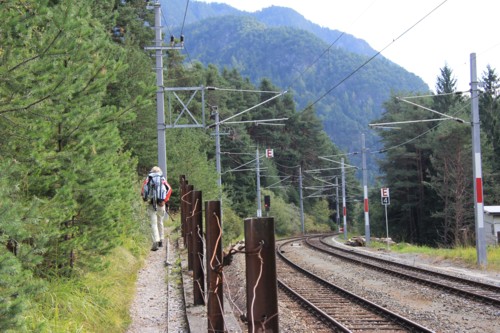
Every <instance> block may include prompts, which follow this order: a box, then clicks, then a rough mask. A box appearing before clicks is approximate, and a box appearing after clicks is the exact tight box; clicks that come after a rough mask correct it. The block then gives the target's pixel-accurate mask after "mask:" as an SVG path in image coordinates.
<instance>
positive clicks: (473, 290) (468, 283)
mask: <svg viewBox="0 0 500 333" xmlns="http://www.w3.org/2000/svg"><path fill="white" fill-rule="evenodd" d="M326 237H331V236H326ZM326 237H325V236H317V235H316V236H311V237H308V238H307V239H306V241H305V243H306V244H307V245H308V246H309V247H311V248H313V249H315V250H318V251H321V252H323V253H326V254H329V255H332V256H335V257H338V258H341V259H343V260H347V261H351V262H355V263H356V264H361V265H363V266H365V267H368V268H370V269H375V270H377V271H381V272H384V273H387V274H391V275H393V276H397V277H400V278H404V279H407V280H410V281H413V282H416V283H419V284H423V285H426V286H430V287H433V288H438V289H440V290H445V291H447V292H450V293H452V294H455V295H458V296H460V297H465V298H468V299H472V300H475V301H479V302H482V303H485V304H488V305H493V306H497V307H500V287H498V286H495V285H490V284H486V283H481V282H477V281H473V280H469V279H464V278H460V277H456V276H452V275H448V274H444V273H439V272H435V271H431V270H427V269H424V268H420V267H415V266H408V265H404V264H401V263H397V262H393V261H388V260H384V259H382V258H378V257H374V256H370V255H368V254H363V253H359V252H357V251H353V250H348V249H343V248H340V247H337V246H333V245H331V244H328V243H326V242H325V240H324V239H325V238H326Z"/></svg>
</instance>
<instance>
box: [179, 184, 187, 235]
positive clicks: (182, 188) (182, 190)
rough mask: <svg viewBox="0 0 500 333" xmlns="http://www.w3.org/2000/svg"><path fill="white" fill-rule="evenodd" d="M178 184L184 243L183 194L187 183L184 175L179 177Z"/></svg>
mask: <svg viewBox="0 0 500 333" xmlns="http://www.w3.org/2000/svg"><path fill="white" fill-rule="evenodd" d="M179 185H180V191H179V192H180V194H181V197H180V199H181V202H180V204H181V235H182V240H183V241H184V244H186V230H184V221H185V220H186V206H185V203H184V194H186V185H187V180H186V176H184V175H181V176H180V177H179Z"/></svg>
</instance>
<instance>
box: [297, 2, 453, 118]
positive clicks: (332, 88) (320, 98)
mask: <svg viewBox="0 0 500 333" xmlns="http://www.w3.org/2000/svg"><path fill="white" fill-rule="evenodd" d="M447 1H448V0H444V1H443V2H441V3H440V4H439V5H437V6H436V7H434V8H433V9H432V10H431V11H430V12H428V13H427V14H425V15H424V16H423V17H422V18H421V19H419V20H418V21H417V22H415V23H414V24H413V25H411V26H410V27H409V28H408V29H406V30H405V31H403V33H401V34H400V35H399V36H398V37H396V38H394V39H393V40H392V41H391V42H390V43H389V44H387V45H386V46H385V47H384V48H382V49H381V50H380V51H378V52H377V53H375V54H374V55H373V56H371V57H370V58H368V60H366V61H365V62H364V63H362V64H361V65H360V66H358V67H357V68H356V69H355V70H353V71H352V72H351V73H350V74H348V75H347V76H346V77H344V78H343V79H342V80H340V81H339V82H338V83H336V84H335V85H334V86H332V87H331V88H330V89H328V90H327V91H326V92H325V93H324V94H322V95H321V96H320V97H319V98H317V99H316V100H315V101H314V102H312V103H311V104H309V105H308V106H307V107H305V108H304V110H305V109H308V108H311V107H313V106H314V105H316V104H317V103H318V102H319V101H321V100H322V99H323V98H325V97H326V96H328V95H329V94H330V93H331V92H332V91H333V90H335V89H336V88H337V87H339V86H340V85H341V84H342V83H344V82H345V81H347V80H348V79H349V78H351V77H352V76H353V75H354V74H356V73H357V72H359V71H360V70H361V69H362V68H363V67H365V66H366V65H368V64H369V63H370V62H371V61H372V60H373V59H375V58H376V57H377V56H378V55H380V54H381V53H382V52H384V51H385V50H386V49H387V48H389V47H390V46H391V45H392V44H394V43H395V42H397V41H398V40H399V39H400V38H401V37H403V36H404V35H406V34H407V33H408V32H409V31H410V30H412V29H413V28H414V27H415V26H417V25H418V24H419V23H420V22H422V21H423V20H425V19H426V18H427V17H428V16H429V15H431V14H432V13H433V12H435V11H436V10H437V9H438V8H439V7H441V6H442V5H444V4H445V3H446V2H447Z"/></svg>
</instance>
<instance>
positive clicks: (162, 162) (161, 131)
mask: <svg viewBox="0 0 500 333" xmlns="http://www.w3.org/2000/svg"><path fill="white" fill-rule="evenodd" d="M147 8H148V9H149V8H150V6H149V5H148V6H147ZM153 8H154V13H155V27H154V28H155V46H150V47H145V48H144V49H145V50H154V51H155V57H156V63H155V70H156V88H157V89H156V123H157V124H156V126H157V132H158V166H159V167H160V168H161V170H162V171H163V174H164V176H165V178H167V148H166V144H165V129H166V127H165V87H164V86H163V51H164V50H170V49H172V50H173V49H182V46H181V47H176V46H174V45H171V46H170V47H168V46H162V44H163V38H162V34H161V29H162V25H161V4H160V1H158V0H157V1H155V3H154V5H153ZM171 39H172V41H171V43H172V44H173V37H171ZM183 39H184V38H183V37H182V36H181V42H182V43H183Z"/></svg>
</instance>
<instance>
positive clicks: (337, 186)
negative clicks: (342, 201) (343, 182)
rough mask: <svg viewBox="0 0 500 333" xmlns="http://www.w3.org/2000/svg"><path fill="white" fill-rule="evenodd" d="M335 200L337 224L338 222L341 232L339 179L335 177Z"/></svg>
mask: <svg viewBox="0 0 500 333" xmlns="http://www.w3.org/2000/svg"><path fill="white" fill-rule="evenodd" d="M335 198H336V202H337V214H336V215H337V216H336V220H335V222H337V228H338V231H340V212H339V177H335Z"/></svg>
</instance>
